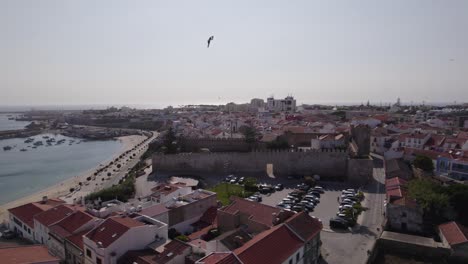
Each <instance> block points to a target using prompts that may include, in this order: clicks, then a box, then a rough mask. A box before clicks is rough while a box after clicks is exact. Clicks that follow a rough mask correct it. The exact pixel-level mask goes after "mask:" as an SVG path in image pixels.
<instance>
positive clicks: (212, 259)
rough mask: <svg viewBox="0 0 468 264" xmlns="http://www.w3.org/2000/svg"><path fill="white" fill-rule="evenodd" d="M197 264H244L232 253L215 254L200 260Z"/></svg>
mask: <svg viewBox="0 0 468 264" xmlns="http://www.w3.org/2000/svg"><path fill="white" fill-rule="evenodd" d="M197 263H202V264H242V262H240V261H239V259H238V258H237V257H236V255H234V253H232V252H213V253H211V254H210V255H208V256H206V257H204V258H202V259H200V260H198V261H197Z"/></svg>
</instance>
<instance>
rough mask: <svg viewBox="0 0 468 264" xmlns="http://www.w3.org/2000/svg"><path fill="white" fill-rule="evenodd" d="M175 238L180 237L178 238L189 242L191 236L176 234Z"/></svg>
mask: <svg viewBox="0 0 468 264" xmlns="http://www.w3.org/2000/svg"><path fill="white" fill-rule="evenodd" d="M175 239H178V240H180V241H182V242H188V241H189V238H188V236H186V235H178V236H176V238H175Z"/></svg>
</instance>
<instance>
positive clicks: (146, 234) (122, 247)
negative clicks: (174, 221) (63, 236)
mask: <svg viewBox="0 0 468 264" xmlns="http://www.w3.org/2000/svg"><path fill="white" fill-rule="evenodd" d="M146 218H148V217H146ZM149 219H151V218H149ZM152 221H155V222H157V224H155V225H143V226H137V227H132V228H130V229H129V230H127V232H125V233H124V234H123V235H122V236H121V237H119V238H118V239H117V240H116V241H114V242H113V243H112V244H110V245H109V246H108V247H106V248H103V247H100V246H99V245H98V244H96V243H95V242H94V241H92V240H90V239H88V238H87V237H86V236H84V237H83V243H84V257H85V264H99V261H98V259H99V260H100V263H102V264H116V263H117V260H118V259H119V258H120V257H121V256H122V255H123V254H125V253H126V252H127V251H129V250H141V249H144V248H146V246H147V245H149V244H151V243H152V242H154V241H156V240H158V239H159V240H161V241H165V240H167V225H166V224H164V223H162V222H159V221H156V220H154V219H152ZM97 228H99V227H97Z"/></svg>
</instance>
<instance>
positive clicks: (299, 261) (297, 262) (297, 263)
mask: <svg viewBox="0 0 468 264" xmlns="http://www.w3.org/2000/svg"><path fill="white" fill-rule="evenodd" d="M303 257H304V247H303V246H302V247H300V248H299V249H298V250H297V251H296V252H294V253H293V254H292V255H291V256H290V257H289V258H288V259H287V260H285V261H284V262H283V264H304V258H303Z"/></svg>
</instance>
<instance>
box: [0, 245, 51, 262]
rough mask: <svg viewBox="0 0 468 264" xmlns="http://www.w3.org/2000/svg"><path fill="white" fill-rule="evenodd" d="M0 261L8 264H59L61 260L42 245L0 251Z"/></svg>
mask: <svg viewBox="0 0 468 264" xmlns="http://www.w3.org/2000/svg"><path fill="white" fill-rule="evenodd" d="M0 260H1V262H2V263H8V264H25V263H54V262H55V263H59V261H60V259H59V258H56V257H54V256H52V255H50V254H49V251H48V250H47V247H45V246H42V245H33V246H18V247H9V248H1V249H0Z"/></svg>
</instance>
